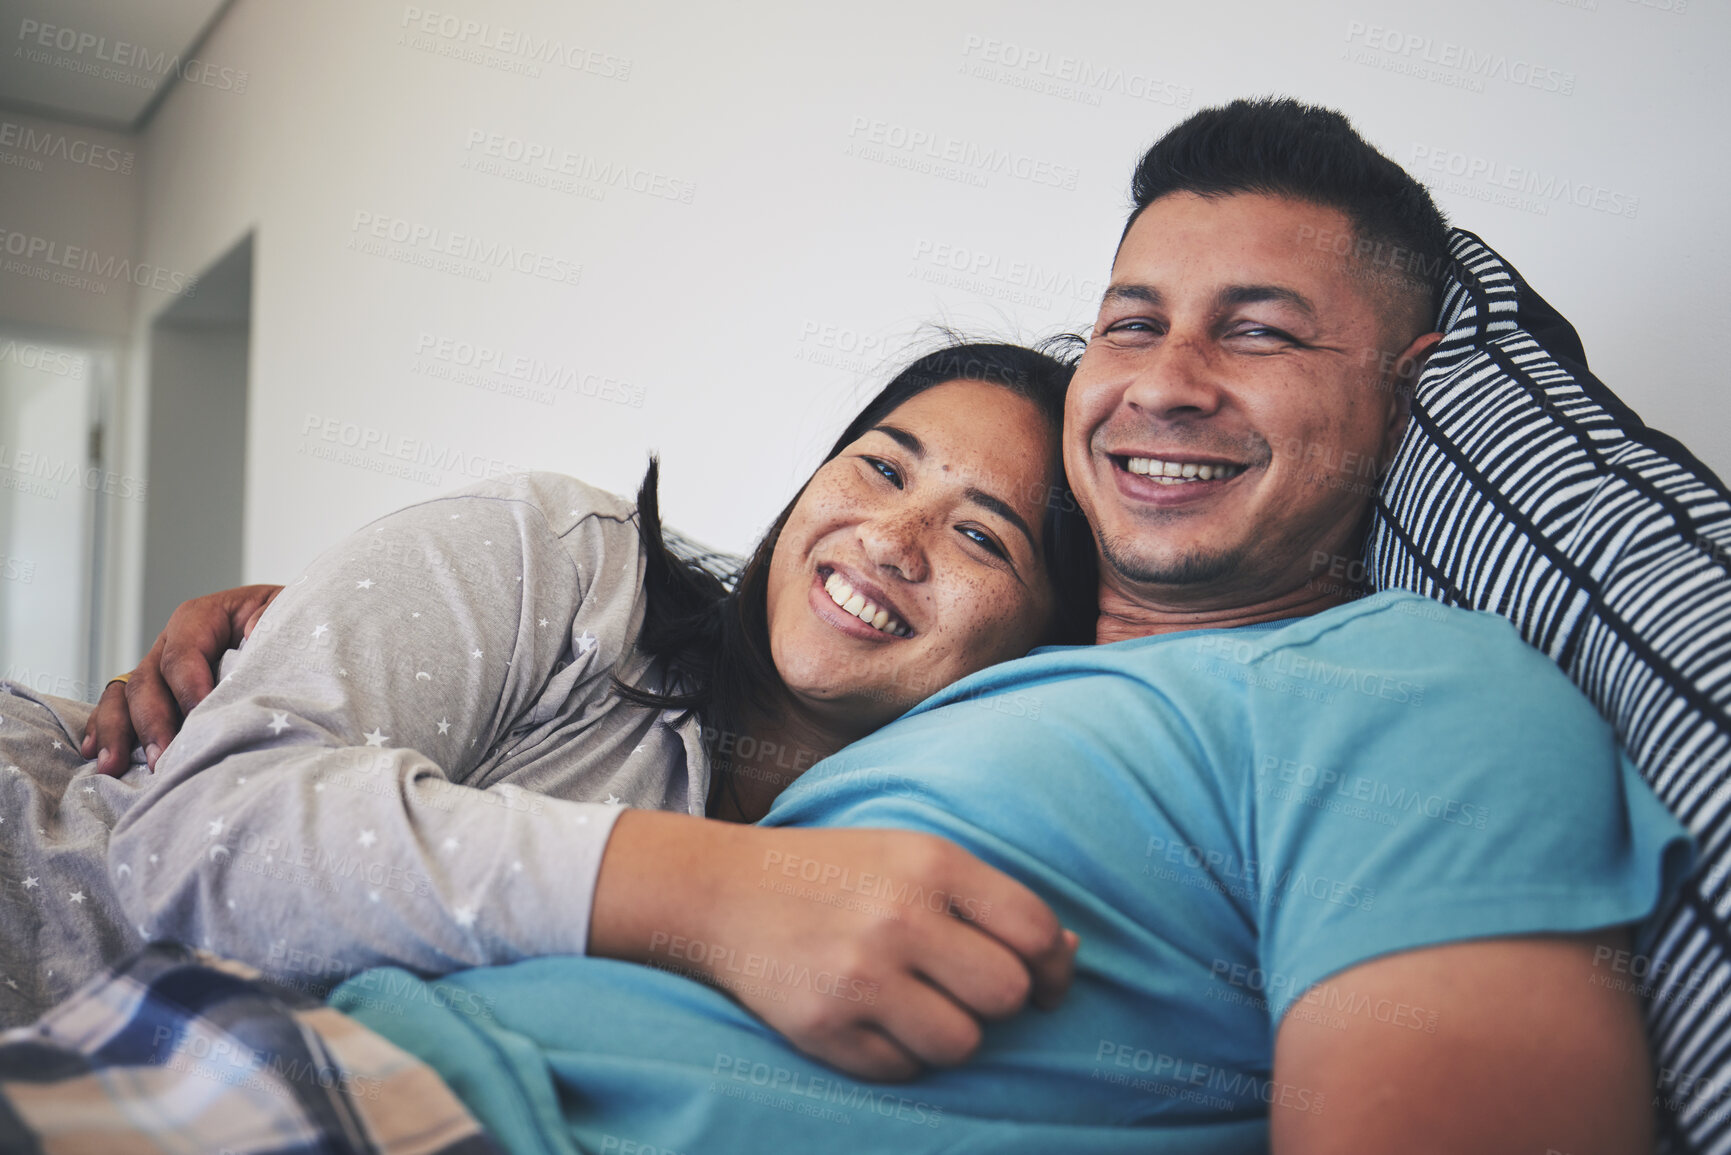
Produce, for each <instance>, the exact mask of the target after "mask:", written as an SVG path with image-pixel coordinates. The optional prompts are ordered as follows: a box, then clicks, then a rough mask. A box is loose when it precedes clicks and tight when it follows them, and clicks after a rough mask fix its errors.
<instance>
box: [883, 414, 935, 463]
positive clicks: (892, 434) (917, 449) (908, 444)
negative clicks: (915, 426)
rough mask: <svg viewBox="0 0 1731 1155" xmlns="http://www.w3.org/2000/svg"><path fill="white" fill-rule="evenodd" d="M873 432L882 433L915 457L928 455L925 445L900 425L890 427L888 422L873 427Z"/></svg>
mask: <svg viewBox="0 0 1731 1155" xmlns="http://www.w3.org/2000/svg"><path fill="white" fill-rule="evenodd" d="M871 431H872V432H873V433H881V434H883V435H884V436H885V437H888V438H890V439H891V440H892V441H894V442H895V443H896V444H897V445H900V446H901V447H902V448H903V449H905V450H907V451H908V452H909V453H911V454H913V455H914V456H915V457H924V456H925V455H926V446H925V443H924V442H922V441H921V440H920V439H919V438H918V437H915V436H914V435H913V434H912V433H909V432H908V431H907V430H906V429H903V428H902V427H901V426H899V425H890V424H888V423H887V422H886V423H884V424H882V425H874V426H872V427H871Z"/></svg>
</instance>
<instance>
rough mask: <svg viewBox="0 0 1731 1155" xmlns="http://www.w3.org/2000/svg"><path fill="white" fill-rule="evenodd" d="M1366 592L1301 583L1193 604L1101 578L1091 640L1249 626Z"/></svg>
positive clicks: (1308, 612)
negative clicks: (1246, 598) (1230, 601)
mask: <svg viewBox="0 0 1731 1155" xmlns="http://www.w3.org/2000/svg"><path fill="white" fill-rule="evenodd" d="M1366 592H1368V591H1366V590H1364V589H1363V588H1360V587H1343V586H1342V585H1340V584H1338V583H1329V584H1326V585H1320V586H1319V585H1318V584H1316V583H1307V584H1305V585H1301V586H1298V587H1297V588H1295V589H1291V590H1288V591H1286V592H1284V593H1280V594H1276V595H1274V596H1272V597H1267V598H1263V599H1260V600H1255V601H1251V602H1248V603H1245V604H1234V605H1203V606H1195V605H1185V604H1183V603H1181V602H1179V603H1163V602H1162V601H1160V600H1158V599H1155V598H1151V597H1147V596H1142V595H1132V594H1129V593H1126V592H1125V591H1123V590H1119V589H1117V588H1116V587H1114V586H1113V585H1112V583H1110V582H1104V581H1103V582H1101V583H1100V620H1099V622H1098V623H1097V624H1096V625H1095V627H1094V640H1095V642H1097V643H1098V644H1100V645H1102V646H1103V645H1106V644H1108V643H1110V642H1123V641H1128V640H1129V639H1131V638H1146V637H1149V636H1150V635H1153V634H1171V633H1177V632H1178V631H1180V630H1225V629H1231V628H1232V627H1234V626H1253V625H1256V624H1257V623H1258V622H1277V621H1280V620H1281V619H1283V618H1302V617H1308V616H1310V615H1311V614H1319V613H1321V612H1322V611H1323V610H1329V609H1333V608H1334V607H1335V606H1340V605H1345V604H1346V603H1347V602H1350V601H1354V600H1356V599H1357V598H1360V597H1363V596H1364V594H1365V593H1366Z"/></svg>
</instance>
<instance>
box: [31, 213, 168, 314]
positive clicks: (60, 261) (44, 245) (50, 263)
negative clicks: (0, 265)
mask: <svg viewBox="0 0 1731 1155" xmlns="http://www.w3.org/2000/svg"><path fill="white" fill-rule="evenodd" d="M0 253H3V254H5V255H6V256H8V257H16V258H18V261H15V262H13V261H9V262H7V263H6V265H5V266H4V268H5V271H6V272H16V273H23V274H25V275H27V276H36V277H37V278H38V279H41V280H47V279H49V276H48V274H49V273H51V272H57V271H59V270H69V271H70V273H83V274H88V275H89V276H91V277H98V278H101V280H99V281H95V282H85V281H84V278H82V277H78V278H73V280H76V281H78V282H80V283H78V284H77V285H76V286H75V287H78V288H95V289H96V290H97V291H98V292H105V291H106V289H107V287H106V286H105V285H103V284H102V281H127V282H130V283H131V284H134V285H137V286H138V287H139V288H141V289H160V290H162V291H163V292H165V293H176V294H179V295H181V296H186V297H190V296H192V295H193V289H194V288H195V287H196V286H197V284H198V279H197V278H196V277H190V276H188V275H187V274H185V273H177V272H174V271H173V270H171V269H165V268H163V267H162V266H161V265H152V264H149V263H148V262H145V261H133V260H131V259H130V258H128V257H115V256H104V255H103V254H102V253H99V252H97V251H96V250H95V249H89V248H85V247H84V246H82V245H68V244H65V243H63V242H61V241H56V240H52V239H50V238H48V237H39V236H35V235H33V234H31V233H20V232H16V231H14V230H12V229H8V228H6V227H5V226H3V225H0ZM22 262H40V264H39V265H36V266H35V267H34V268H32V267H31V266H30V265H28V264H24V263H22ZM13 265H18V267H17V268H14V267H13ZM66 276H67V274H64V273H63V274H61V275H60V276H56V277H55V278H54V280H55V281H56V283H72V281H68V280H65V279H64V278H65V277H66Z"/></svg>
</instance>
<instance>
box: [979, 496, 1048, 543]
mask: <svg viewBox="0 0 1731 1155" xmlns="http://www.w3.org/2000/svg"><path fill="white" fill-rule="evenodd" d="M966 496H967V499H968V500H969V501H971V502H973V503H974V504H975V505H978V506H981V507H983V508H985V509H989V510H991V511H992V512H993V513H995V514H997V515H998V516H999V517H1001V518H1003V519H1004V520H1005V521H1007V522H1009V523H1010V524H1011V525H1013V526H1015V527H1016V528H1017V529H1019V530H1021V531H1022V536H1023V537H1025V538H1027V539H1028V548H1029V549H1030V550H1032V551H1033V553H1034V556H1035V557H1038V556H1040V547H1039V546H1037V545H1035V544H1034V531H1033V530H1031V529H1029V528H1028V523H1027V522H1025V521H1023V520H1022V515H1021V514H1019V513H1017V512H1016V511H1015V510H1013V509H1011V508H1010V506H1009V504H1008V503H1007V502H1005V501H1003V500H1002V499H1000V498H996V497H993V496H992V495H991V494H989V493H987V492H986V491H985V490H983V489H980V488H978V487H976V486H972V485H970V486H969V487H968V489H967V493H966Z"/></svg>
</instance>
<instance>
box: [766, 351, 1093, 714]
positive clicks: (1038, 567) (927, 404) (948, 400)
mask: <svg viewBox="0 0 1731 1155" xmlns="http://www.w3.org/2000/svg"><path fill="white" fill-rule="evenodd" d="M1058 477H1059V465H1058V456H1057V440H1056V433H1055V431H1054V430H1053V429H1051V428H1050V426H1049V425H1048V424H1047V423H1046V420H1045V418H1044V417H1042V416H1041V414H1040V411H1039V410H1038V409H1037V408H1035V406H1034V404H1033V402H1031V401H1028V400H1027V399H1025V398H1023V397H1018V396H1017V395H1016V394H1014V393H1012V392H1010V391H1009V390H1008V389H1005V388H1003V387H1001V386H998V385H991V384H987V383H985V382H980V381H948V382H945V383H944V384H942V385H936V386H933V387H932V388H930V389H927V390H926V391H925V392H923V393H921V394H919V395H918V396H916V397H914V398H912V399H910V400H908V401H905V402H903V403H902V404H901V405H900V406H898V407H897V408H896V409H894V410H892V411H891V412H890V414H889V415H888V416H887V417H885V418H884V420H883V421H882V422H881V423H880V424H879V425H877V426H876V427H875V428H873V429H870V430H868V431H867V432H866V433H865V435H864V436H862V437H860V438H859V439H858V440H857V441H855V442H853V443H852V444H851V445H849V446H848V447H847V448H846V449H844V450H842V452H841V455H840V456H839V457H836V458H835V459H834V460H832V461H829V462H827V463H825V464H824V466H823V467H822V468H820V469H819V470H818V471H817V473H816V474H814V475H813V476H812V479H811V482H810V483H809V484H808V485H807V486H806V488H805V492H804V493H803V494H802V495H801V496H800V499H799V501H798V503H797V504H796V505H795V506H794V508H793V511H792V513H791V514H790V515H789V516H788V519H787V524H786V525H785V526H783V528H782V531H781V536H780V538H779V539H778V540H777V542H776V546H775V552H774V554H773V555H772V557H771V559H770V567H769V583H768V610H769V643H770V652H771V654H772V655H773V656H774V659H775V668H776V670H777V671H778V672H779V673H780V674H781V677H782V680H783V681H784V682H786V684H787V686H788V689H790V690H791V691H792V692H793V694H794V696H795V697H796V698H797V699H798V700H799V701H800V703H801V704H802V705H803V706H805V707H806V708H807V709H809V710H811V711H812V713H813V714H814V715H815V716H816V717H817V718H819V719H820V720H822V721H823V722H824V723H826V724H828V725H830V726H833V727H835V728H836V729H837V730H839V731H840V732H841V733H844V734H846V735H848V736H850V737H853V736H858V735H860V734H864V733H866V732H869V731H870V730H873V729H876V728H877V727H878V726H881V725H883V724H884V723H885V722H888V721H889V720H890V719H892V718H894V717H896V716H897V715H898V714H901V713H902V712H904V711H905V710H907V709H908V708H909V707H910V706H912V705H914V704H915V703H916V702H918V701H920V700H921V699H922V698H924V697H926V696H927V695H928V694H931V693H932V692H933V691H935V690H937V689H939V688H941V687H943V686H947V685H948V684H949V683H951V682H953V681H955V680H956V679H957V678H960V677H962V676H964V675H966V674H970V673H973V672H974V671H975V670H979V669H983V668H984V667H986V666H989V665H991V664H993V663H994V662H1002V661H1006V660H1008V659H1010V658H1016V657H1020V656H1022V655H1023V654H1025V653H1027V652H1028V651H1029V650H1030V649H1032V648H1033V647H1034V646H1036V645H1038V644H1039V642H1040V640H1041V638H1042V637H1043V636H1044V635H1045V633H1046V631H1047V630H1048V628H1049V627H1050V625H1051V621H1052V614H1053V608H1054V598H1053V593H1052V587H1051V584H1050V582H1049V580H1048V578H1047V575H1046V569H1045V565H1044V564H1043V562H1042V560H1041V540H1040V534H1041V522H1042V521H1043V514H1044V512H1045V506H1044V502H1045V500H1046V498H1047V495H1048V494H1049V493H1051V492H1052V489H1051V487H1052V486H1053V485H1054V484H1055V483H1056V480H1057V478H1058Z"/></svg>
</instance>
